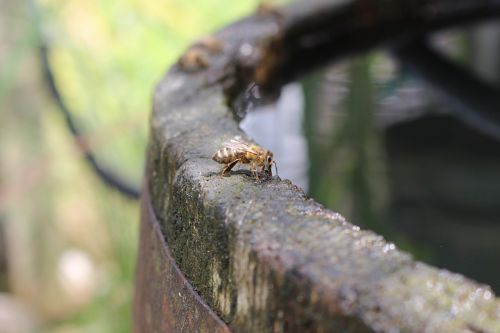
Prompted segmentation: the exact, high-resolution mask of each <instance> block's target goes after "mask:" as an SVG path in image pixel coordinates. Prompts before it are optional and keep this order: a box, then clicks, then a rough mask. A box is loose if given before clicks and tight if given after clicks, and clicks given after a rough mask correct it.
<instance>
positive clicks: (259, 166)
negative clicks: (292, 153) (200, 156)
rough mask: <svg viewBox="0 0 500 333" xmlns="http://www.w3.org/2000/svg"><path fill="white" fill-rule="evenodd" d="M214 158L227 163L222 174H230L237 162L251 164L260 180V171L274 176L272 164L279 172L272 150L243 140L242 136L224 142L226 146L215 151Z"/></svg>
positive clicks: (256, 177) (254, 173) (257, 178)
mask: <svg viewBox="0 0 500 333" xmlns="http://www.w3.org/2000/svg"><path fill="white" fill-rule="evenodd" d="M212 159H213V160H214V161H216V162H218V163H221V164H225V166H224V168H223V169H222V171H221V175H222V176H225V175H228V174H229V172H230V171H231V169H232V168H233V167H234V166H235V165H236V164H237V163H242V164H250V170H251V171H252V173H253V175H254V176H255V179H256V180H259V173H261V172H266V173H267V174H268V175H269V176H271V177H272V175H273V173H272V169H271V167H272V164H273V163H274V166H275V168H276V173H278V167H277V166H276V162H275V161H274V159H273V153H272V151H270V150H267V149H264V148H262V147H260V146H258V145H256V144H250V143H246V142H243V141H241V138H239V137H235V138H234V139H231V140H230V141H229V142H226V143H225V144H224V148H222V149H220V150H218V151H216V152H215V154H214V156H212Z"/></svg>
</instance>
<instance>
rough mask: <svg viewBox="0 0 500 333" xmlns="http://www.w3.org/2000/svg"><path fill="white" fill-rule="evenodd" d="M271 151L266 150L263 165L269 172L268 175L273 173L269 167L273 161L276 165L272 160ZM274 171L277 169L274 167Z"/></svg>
mask: <svg viewBox="0 0 500 333" xmlns="http://www.w3.org/2000/svg"><path fill="white" fill-rule="evenodd" d="M273 157H274V156H273V152H272V151H269V150H268V151H266V159H265V161H264V167H265V169H266V171H267V172H269V175H271V176H272V175H273V171H272V169H271V167H272V165H273V163H274V166H276V162H275V161H274V159H273ZM276 173H278V169H277V168H276Z"/></svg>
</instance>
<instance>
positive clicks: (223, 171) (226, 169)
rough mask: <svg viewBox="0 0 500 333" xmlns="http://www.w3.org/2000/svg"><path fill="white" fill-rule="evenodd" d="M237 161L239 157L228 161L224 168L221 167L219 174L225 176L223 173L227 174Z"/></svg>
mask: <svg viewBox="0 0 500 333" xmlns="http://www.w3.org/2000/svg"><path fill="white" fill-rule="evenodd" d="M239 161H240V159H237V160H234V161H232V162H229V163H228V164H227V165H226V166H225V167H224V169H222V171H221V173H220V174H221V176H225V175H227V174H228V173H229V172H230V171H231V169H232V168H233V167H234V166H235V165H236V163H238V162H239Z"/></svg>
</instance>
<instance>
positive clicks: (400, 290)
mask: <svg viewBox="0 0 500 333" xmlns="http://www.w3.org/2000/svg"><path fill="white" fill-rule="evenodd" d="M407 2H408V3H409V2H411V1H407ZM431 2H432V1H427V2H426V3H431ZM342 3H343V4H346V5H347V4H352V3H371V4H372V5H374V4H375V2H374V1H344V2H342ZM391 3H393V2H392V1H387V4H391ZM399 3H404V2H402V1H400V2H399ZM434 3H448V2H446V1H434ZM298 8H300V7H298ZM447 19H449V17H447ZM282 20H283V17H282V15H281V14H280V15H276V13H269V14H265V15H262V14H261V15H258V16H256V17H252V18H249V19H247V20H244V21H242V22H239V23H238V24H236V25H234V26H231V27H229V28H227V29H225V30H223V31H222V32H220V33H219V34H218V36H219V37H220V38H221V40H222V41H223V50H222V51H221V52H207V53H206V55H207V60H208V62H207V63H206V65H207V68H200V69H199V70H192V69H190V70H189V71H185V70H183V69H182V68H180V67H179V66H174V68H172V69H171V70H170V71H169V73H168V74H167V75H166V76H165V77H164V79H163V80H162V81H161V82H160V84H159V85H158V87H157V90H156V93H155V96H154V112H153V115H152V119H151V130H152V133H151V141H150V149H149V154H148V162H147V174H148V182H149V191H150V193H151V201H152V207H153V210H154V212H155V214H156V217H157V219H158V221H159V222H160V224H161V227H162V232H163V235H164V237H165V239H166V241H167V243H168V244H169V247H170V251H171V254H172V257H173V258H174V259H175V261H176V263H177V265H178V266H179V268H180V269H181V270H182V272H183V273H184V274H185V276H186V277H187V279H188V280H189V281H190V282H191V284H192V286H193V288H194V289H195V290H196V291H197V292H198V293H199V294H200V295H201V297H202V298H203V299H204V300H205V301H206V302H207V303H208V304H209V306H210V307H211V308H212V309H214V310H215V311H216V312H217V313H218V314H219V316H220V317H221V318H222V320H223V321H225V322H226V323H227V324H228V326H229V327H230V328H231V329H232V330H233V331H234V332H436V333H437V332H440V333H442V332H463V333H471V332H472V333H473V332H489V333H491V332H500V301H499V300H498V299H497V298H495V295H494V294H493V293H492V291H491V290H490V288H489V287H487V286H484V285H479V284H477V283H475V282H473V281H470V280H468V279H467V278H465V277H463V276H461V275H458V274H454V273H450V272H447V271H444V270H438V269H436V268H433V267H430V266H428V265H426V264H423V263H418V262H415V261H414V260H412V258H411V257H410V256H409V255H408V254H405V253H403V252H400V251H398V250H397V249H396V248H395V247H394V245H393V244H390V243H387V242H386V241H385V240H384V239H383V238H382V237H381V236H378V235H376V234H374V233H372V232H369V231H363V230H359V228H358V227H356V226H354V225H352V224H350V223H349V222H347V221H345V220H344V218H343V217H342V216H341V215H339V214H337V213H334V212H332V211H329V210H327V209H324V208H323V207H321V206H320V205H319V204H317V203H316V202H314V201H313V200H311V199H309V198H308V197H307V196H306V195H305V194H304V193H303V192H302V191H301V190H300V189H299V188H297V187H296V186H294V185H293V184H291V183H290V182H288V181H286V180H285V181H282V180H280V179H279V178H276V177H275V178H273V179H272V180H268V181H265V182H262V183H256V182H254V180H253V179H252V178H251V177H250V176H249V175H248V174H247V173H245V172H241V171H240V172H238V171H236V172H233V173H232V174H231V176H230V177H221V176H219V174H218V173H219V170H220V165H218V164H216V163H215V162H213V161H212V160H211V158H210V157H211V156H212V154H213V153H214V152H215V151H216V150H217V149H219V148H220V147H221V144H222V143H223V142H224V141H225V140H227V139H229V138H231V137H233V136H236V135H241V136H243V137H245V134H244V133H242V132H241V131H240V130H239V128H238V123H237V121H236V120H235V119H236V118H238V117H237V116H236V115H240V116H241V115H243V114H244V112H239V111H241V110H239V109H238V108H239V107H244V106H245V100H246V99H245V97H244V96H245V95H246V94H245V93H244V92H245V88H246V87H247V85H248V84H250V83H251V81H252V79H254V78H255V77H256V76H258V75H259V73H261V74H262V72H259V68H260V70H263V69H262V68H264V70H265V72H267V71H269V73H272V72H273V70H272V68H267V67H265V66H264V67H262V66H260V65H258V64H259V63H260V64H261V65H262V63H261V62H260V60H261V59H262V55H263V54H267V53H266V49H265V47H268V46H269V45H270V44H269V40H272V39H273V38H274V39H275V38H277V37H276V36H279V35H280V29H281V28H280V24H281V23H280V22H282ZM436 26H438V25H436ZM269 38H271V39H269ZM271 44H272V43H271ZM263 47H264V49H262V48H263ZM277 54H278V55H280V52H278V53H277ZM273 61H274V60H273ZM271 63H272V62H271ZM277 63H279V59H278V62H277ZM201 67H205V65H204V66H201ZM271 67H272V66H271ZM256 68H257V70H255V69H256ZM264 76H265V75H264ZM265 77H267V76H265ZM277 81H280V80H279V78H278V80H277ZM235 96H240V97H241V96H243V98H236V99H235ZM247 97H248V96H247ZM228 105H231V106H233V107H234V108H230V107H229V106H228ZM235 108H236V109H235ZM278 162H279V161H278ZM142 223H143V224H144V223H146V222H145V220H143V222H142ZM145 230H146V231H147V229H144V227H143V229H142V232H143V235H142V237H143V238H142V239H143V244H147V243H148V242H149V240H148V239H149V237H151V236H148V235H144V232H146V231H145ZM142 253H143V254H142V255H141V256H140V258H139V263H141V262H142V261H144V260H152V259H148V258H147V257H145V256H144V252H142ZM162 256H164V257H165V259H164V260H167V261H168V260H170V259H169V258H168V257H167V256H165V254H158V256H155V257H154V260H155V262H157V263H159V262H161V260H162V259H161V258H162ZM140 265H141V264H140ZM140 267H141V266H139V269H138V281H139V282H138V284H137V285H138V290H137V293H138V295H143V296H139V297H138V298H137V299H138V301H137V299H136V307H135V318H136V322H137V321H139V320H141V318H143V317H144V316H146V315H148V313H149V314H154V316H161V315H162V314H161V311H162V310H161V307H160V306H159V305H158V304H157V303H154V304H157V305H156V306H154V304H153V305H152V306H153V307H150V308H149V309H148V308H147V307H143V306H142V305H143V304H145V302H147V301H146V300H145V299H144V295H145V294H144V293H143V288H146V285H147V283H145V282H144V281H148V280H149V281H151V284H154V283H158V280H161V279H163V277H164V275H162V274H161V270H152V269H146V270H145V272H148V273H147V275H146V273H144V272H143V271H142V270H141V268H140ZM146 276H147V280H144V279H146ZM148 288H153V289H151V290H157V291H158V293H161V292H162V291H165V288H168V284H165V285H164V287H158V288H157V289H156V288H154V287H148ZM167 297H168V296H167ZM165 315H166V314H165ZM140 323H142V321H140ZM136 327H137V329H141V324H139V326H136ZM155 330H157V331H161V329H160V328H154V329H152V331H155ZM177 332H191V331H190V330H180V331H177Z"/></svg>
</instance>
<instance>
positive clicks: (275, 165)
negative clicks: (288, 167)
mask: <svg viewBox="0 0 500 333" xmlns="http://www.w3.org/2000/svg"><path fill="white" fill-rule="evenodd" d="M273 163H274V168H275V169H276V176H279V175H278V165H277V164H276V161H273Z"/></svg>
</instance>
